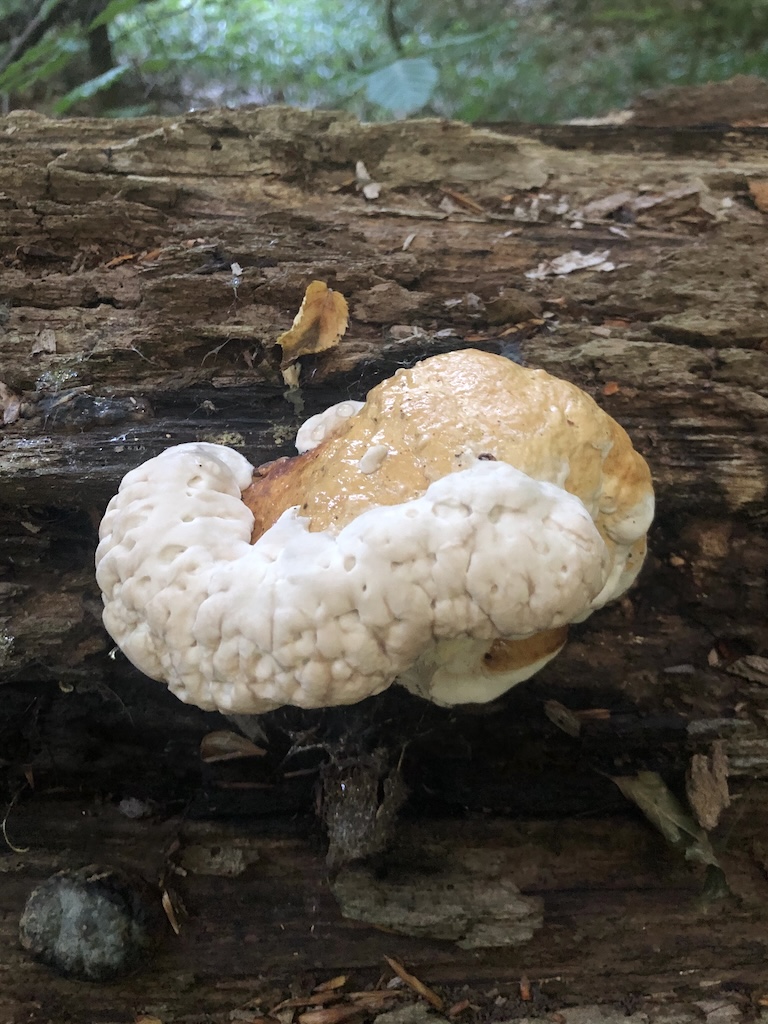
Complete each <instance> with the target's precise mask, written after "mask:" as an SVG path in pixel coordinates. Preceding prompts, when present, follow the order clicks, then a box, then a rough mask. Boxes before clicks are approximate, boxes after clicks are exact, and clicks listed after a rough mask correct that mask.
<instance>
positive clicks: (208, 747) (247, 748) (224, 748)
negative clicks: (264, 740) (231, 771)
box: [200, 729, 267, 764]
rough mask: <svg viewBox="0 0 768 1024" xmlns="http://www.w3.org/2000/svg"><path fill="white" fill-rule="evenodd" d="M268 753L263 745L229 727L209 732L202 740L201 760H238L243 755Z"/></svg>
mask: <svg viewBox="0 0 768 1024" xmlns="http://www.w3.org/2000/svg"><path fill="white" fill-rule="evenodd" d="M266 753H267V752H266V750H264V748H263V747H257V746H256V744H255V743H252V742H251V741H250V740H249V739H247V738H246V737H245V736H241V735H240V733H237V732H230V731H229V730H228V729H219V730H217V731H216V732H209V733H208V734H207V735H206V736H203V738H202V740H201V742H200V760H201V761H204V762H205V764H215V763H216V762H217V761H236V760H238V759H239V758H241V757H264V755H265V754H266Z"/></svg>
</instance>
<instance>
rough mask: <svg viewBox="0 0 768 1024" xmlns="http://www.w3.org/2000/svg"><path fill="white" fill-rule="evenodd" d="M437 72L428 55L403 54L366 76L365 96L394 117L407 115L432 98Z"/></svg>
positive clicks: (438, 74) (423, 105) (437, 77)
mask: <svg viewBox="0 0 768 1024" xmlns="http://www.w3.org/2000/svg"><path fill="white" fill-rule="evenodd" d="M439 79H440V72H439V71H438V70H437V68H436V67H435V65H434V63H433V62H432V61H431V60H430V59H429V58H428V57H410V58H409V57H405V58H403V59H401V60H396V61H394V62H393V63H392V64H387V66H386V67H383V68H379V70H378V71H374V72H373V74H370V75H368V77H367V78H366V81H365V98H366V99H367V100H368V102H369V103H374V104H376V105H378V106H380V107H382V108H383V109H384V110H387V111H391V112H392V113H393V114H395V116H399V117H407V116H408V114H413V113H415V112H416V111H417V110H421V109H422V108H423V107H426V105H427V104H428V103H429V101H430V100H431V99H432V94H433V93H434V91H435V87H436V86H437V83H438V81H439Z"/></svg>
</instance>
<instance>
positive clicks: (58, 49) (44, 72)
mask: <svg viewBox="0 0 768 1024" xmlns="http://www.w3.org/2000/svg"><path fill="white" fill-rule="evenodd" d="M84 47H85V43H84V41H83V40H82V39H78V38H77V37H76V36H75V35H74V34H73V33H69V34H67V35H65V36H60V37H58V38H56V37H54V36H45V37H44V38H43V39H41V41H40V42H39V43H37V44H36V45H35V46H31V47H30V48H29V50H27V52H26V53H25V54H23V56H21V57H19V59H18V60H17V61H14V62H13V64H10V65H9V66H8V67H7V68H6V69H5V71H4V72H3V73H2V75H0V92H6V93H10V92H23V90H24V89H27V88H29V86H31V85H33V84H34V83H36V82H45V81H47V80H48V79H49V78H53V76H54V75H56V74H58V73H59V71H61V70H62V69H63V68H65V67H66V66H67V64H69V62H70V61H71V60H72V58H73V57H74V56H75V54H77V53H80V52H81V51H82V50H83V49H84Z"/></svg>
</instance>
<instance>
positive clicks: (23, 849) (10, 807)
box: [0, 786, 29, 853]
mask: <svg viewBox="0 0 768 1024" xmlns="http://www.w3.org/2000/svg"><path fill="white" fill-rule="evenodd" d="M23 788H24V787H23V786H22V789H23ZM19 793H21V789H17V790H16V792H15V793H14V794H13V796H12V797H11V802H10V803H9V804H8V807H7V808H6V811H5V817H4V818H3V821H2V825H1V826H0V828H2V832H3V839H4V840H5V845H6V846H7V847H8V849H9V850H12V851H13V852H14V853H29V847H28V846H14V844H13V843H12V842H11V840H10V839H9V838H8V816H9V815H10V813H11V811H12V810H13V805H14V804H15V803H16V801H17V800H18V798H19Z"/></svg>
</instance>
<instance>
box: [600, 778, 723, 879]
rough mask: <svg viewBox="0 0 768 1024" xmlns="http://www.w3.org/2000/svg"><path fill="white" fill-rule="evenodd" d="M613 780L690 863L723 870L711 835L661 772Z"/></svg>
mask: <svg viewBox="0 0 768 1024" xmlns="http://www.w3.org/2000/svg"><path fill="white" fill-rule="evenodd" d="M609 778H610V779H611V782H615V783H616V785H617V786H618V787H619V789H620V790H621V792H622V793H623V794H624V796H625V797H626V798H627V799H628V800H631V801H632V802H633V803H635V804H637V806H638V807H639V808H640V810H641V811H642V812H643V814H644V815H645V816H646V818H647V819H648V820H649V821H650V822H651V824H652V825H654V826H655V827H656V828H657V829H658V830H659V832H661V834H662V835H663V836H664V838H665V839H666V840H667V842H668V843H669V845H670V846H673V847H675V849H677V850H680V851H681V853H682V854H683V856H684V857H685V859H686V860H690V861H695V862H696V863H698V864H709V865H711V866H712V867H715V868H719V867H720V864H719V863H718V860H717V857H716V856H715V851H714V850H713V849H712V844H711V843H710V841H709V836H708V835H707V833H706V832H705V831H704V829H703V828H701V826H699V825H697V824H696V822H695V821H694V820H693V818H692V817H691V815H690V814H688V813H687V811H685V810H684V808H683V807H682V806H681V805H680V803H679V801H678V800H677V799H676V797H675V796H674V795H673V794H672V793H671V792H670V790H669V789H668V787H667V784H666V783H665V782H664V780H663V779H662V777H661V776H660V775H659V774H658V772H638V773H637V775H611V776H609Z"/></svg>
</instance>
